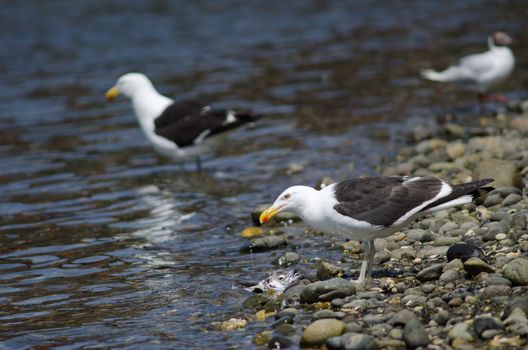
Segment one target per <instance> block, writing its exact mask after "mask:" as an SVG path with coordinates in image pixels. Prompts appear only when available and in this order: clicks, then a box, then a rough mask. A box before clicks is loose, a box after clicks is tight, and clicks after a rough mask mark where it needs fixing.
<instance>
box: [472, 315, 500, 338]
mask: <svg viewBox="0 0 528 350" xmlns="http://www.w3.org/2000/svg"><path fill="white" fill-rule="evenodd" d="M502 327H503V324H502V322H500V321H499V320H497V319H495V318H493V317H491V316H489V315H483V316H477V317H475V319H474V320H473V330H474V331H475V333H477V335H478V336H479V337H481V336H482V333H484V331H486V330H488V329H502Z"/></svg>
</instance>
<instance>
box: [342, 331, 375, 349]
mask: <svg viewBox="0 0 528 350" xmlns="http://www.w3.org/2000/svg"><path fill="white" fill-rule="evenodd" d="M341 348H342V349H344V350H378V349H379V346H378V344H377V342H376V339H374V337H373V336H371V335H367V334H357V333H347V334H345V335H343V336H341Z"/></svg>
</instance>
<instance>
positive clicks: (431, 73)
mask: <svg viewBox="0 0 528 350" xmlns="http://www.w3.org/2000/svg"><path fill="white" fill-rule="evenodd" d="M420 73H421V75H422V78H424V79H427V80H432V81H444V79H443V77H442V73H440V72H437V71H435V70H432V69H422V70H421V71H420Z"/></svg>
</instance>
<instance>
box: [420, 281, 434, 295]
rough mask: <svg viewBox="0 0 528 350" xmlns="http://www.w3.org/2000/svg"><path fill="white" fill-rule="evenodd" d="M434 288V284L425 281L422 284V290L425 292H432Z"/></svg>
mask: <svg viewBox="0 0 528 350" xmlns="http://www.w3.org/2000/svg"><path fill="white" fill-rule="evenodd" d="M435 289H436V285H434V284H430V283H426V284H422V291H423V292H424V293H426V294H429V293H432V292H433V291H434V290H435Z"/></svg>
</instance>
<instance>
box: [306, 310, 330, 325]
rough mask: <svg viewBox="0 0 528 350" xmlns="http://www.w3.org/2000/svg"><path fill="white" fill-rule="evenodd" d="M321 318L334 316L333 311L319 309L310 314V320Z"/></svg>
mask: <svg viewBox="0 0 528 350" xmlns="http://www.w3.org/2000/svg"><path fill="white" fill-rule="evenodd" d="M323 318H336V315H335V312H334V311H332V310H319V311H317V312H316V313H314V314H313V316H312V322H313V321H317V320H320V319H323Z"/></svg>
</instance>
